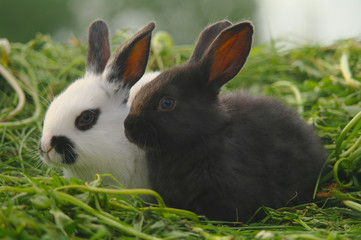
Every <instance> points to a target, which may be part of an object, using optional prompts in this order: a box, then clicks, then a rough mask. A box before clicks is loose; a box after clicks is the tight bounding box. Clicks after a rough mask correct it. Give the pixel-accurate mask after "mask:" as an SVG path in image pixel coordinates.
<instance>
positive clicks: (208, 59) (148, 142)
mask: <svg viewBox="0 0 361 240" xmlns="http://www.w3.org/2000/svg"><path fill="white" fill-rule="evenodd" d="M206 30H207V29H206ZM206 30H205V31H206ZM204 34H205V33H204V32H202V33H201V36H200V38H199V39H200V40H201V39H203V35H204ZM252 34H253V27H252V25H251V24H250V23H249V22H242V23H239V24H236V25H233V26H229V27H227V28H226V29H224V30H223V31H222V32H221V33H219V34H218V35H217V36H216V38H215V39H214V40H213V41H211V42H207V43H206V44H205V46H203V45H202V42H200V41H199V42H198V44H197V45H199V46H197V47H196V50H195V52H194V53H193V55H192V57H191V59H190V60H189V61H188V62H187V63H186V64H184V65H182V66H179V67H174V68H171V69H169V70H166V71H164V72H162V73H161V74H160V75H159V76H158V77H156V78H155V79H154V80H153V81H152V82H151V83H150V84H147V85H145V86H144V87H143V88H142V89H141V90H140V91H139V92H138V94H137V95H136V96H135V98H134V101H133V104H132V106H131V110H130V113H129V115H128V117H127V119H126V120H125V122H124V125H125V133H126V136H127V137H128V139H129V140H130V141H132V142H134V143H136V144H137V145H139V146H140V147H144V148H146V149H147V148H148V149H149V148H150V149H166V150H176V149H179V148H180V147H184V148H187V146H193V145H195V144H196V143H197V141H202V138H210V137H213V136H214V135H215V134H217V132H219V131H220V130H221V128H224V127H225V126H226V125H227V121H229V118H228V117H227V116H225V115H224V114H223V113H222V112H224V111H222V109H221V106H220V104H219V102H218V93H219V91H220V88H221V87H222V85H223V84H225V83H226V82H227V81H229V80H230V79H232V78H233V77H234V76H235V75H236V74H237V73H238V72H239V71H240V69H241V68H242V66H243V64H244V63H245V61H246V59H247V56H248V54H249V51H250V48H251V43H252ZM197 49H201V52H198V51H197Z"/></svg>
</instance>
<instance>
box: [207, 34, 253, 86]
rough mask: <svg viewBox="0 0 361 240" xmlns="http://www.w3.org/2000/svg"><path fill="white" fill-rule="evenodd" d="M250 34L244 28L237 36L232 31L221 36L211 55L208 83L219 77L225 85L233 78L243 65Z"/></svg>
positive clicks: (248, 47) (249, 43)
mask: <svg viewBox="0 0 361 240" xmlns="http://www.w3.org/2000/svg"><path fill="white" fill-rule="evenodd" d="M250 36H251V33H250V29H249V28H245V29H243V30H242V31H240V32H239V33H237V34H234V33H233V32H232V31H229V32H226V33H224V34H223V36H222V39H224V40H223V41H221V42H220V43H219V44H218V47H216V50H215V53H214V54H213V56H214V57H213V61H212V66H211V69H210V77H209V79H208V83H210V82H212V81H213V80H214V79H216V78H217V77H219V76H222V81H223V83H225V82H226V81H228V80H230V79H231V78H232V77H234V76H235V75H236V74H237V73H238V71H239V70H240V69H241V68H242V66H243V64H244V63H245V61H246V59H247V56H248V53H249V50H250V47H251V46H250V45H251V38H250Z"/></svg>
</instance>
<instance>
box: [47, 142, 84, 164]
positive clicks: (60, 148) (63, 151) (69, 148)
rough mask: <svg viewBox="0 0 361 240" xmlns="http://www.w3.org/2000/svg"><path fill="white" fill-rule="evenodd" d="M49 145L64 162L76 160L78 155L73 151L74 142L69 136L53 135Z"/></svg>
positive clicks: (70, 162) (72, 162)
mask: <svg viewBox="0 0 361 240" xmlns="http://www.w3.org/2000/svg"><path fill="white" fill-rule="evenodd" d="M50 146H51V147H53V148H54V149H55V151H56V152H57V153H59V154H60V155H61V157H62V162H63V163H64V164H74V163H75V162H76V159H77V157H78V155H77V153H76V152H75V151H74V148H75V145H74V143H73V142H72V141H71V140H70V139H69V138H67V137H65V136H53V137H52V138H51V142H50Z"/></svg>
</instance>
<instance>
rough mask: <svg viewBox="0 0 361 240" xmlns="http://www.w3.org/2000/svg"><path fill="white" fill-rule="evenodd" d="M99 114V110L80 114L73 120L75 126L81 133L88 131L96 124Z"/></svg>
mask: <svg viewBox="0 0 361 240" xmlns="http://www.w3.org/2000/svg"><path fill="white" fill-rule="evenodd" d="M99 113H100V111H99V109H90V110H86V111H84V112H82V113H81V114H80V115H79V116H78V117H77V118H76V119H75V126H76V127H77V128H78V129H79V130H81V131H85V130H88V129H90V128H91V127H92V126H94V125H95V124H96V122H97V120H98V116H99Z"/></svg>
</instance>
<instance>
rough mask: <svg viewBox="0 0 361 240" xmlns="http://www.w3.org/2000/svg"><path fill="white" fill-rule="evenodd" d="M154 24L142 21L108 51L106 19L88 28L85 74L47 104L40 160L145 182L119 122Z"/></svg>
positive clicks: (141, 160)
mask: <svg viewBox="0 0 361 240" xmlns="http://www.w3.org/2000/svg"><path fill="white" fill-rule="evenodd" d="M154 26H155V24H154V23H150V24H148V25H147V26H145V27H144V28H143V29H142V30H140V31H139V32H138V33H137V34H135V35H134V36H133V37H132V38H131V39H129V40H128V41H127V42H126V43H125V44H124V45H123V46H122V47H121V48H119V49H118V50H117V51H116V52H115V53H114V54H113V55H112V56H110V47H109V39H108V28H107V26H106V24H105V22H103V21H101V20H98V21H95V22H93V23H92V24H91V26H90V27H89V49H88V58H87V68H86V73H85V76H84V77H83V78H81V79H78V80H76V81H75V82H74V83H72V84H71V85H70V86H69V87H68V88H67V89H66V90H65V91H64V92H63V93H61V94H60V95H59V96H57V97H56V98H55V99H54V101H53V102H52V103H51V105H50V106H49V109H48V110H47V112H46V115H45V119H44V127H43V133H42V137H41V139H40V142H39V152H40V155H41V158H42V160H43V161H44V162H45V163H47V164H49V165H52V166H58V167H61V168H63V170H64V176H65V177H66V178H70V177H73V178H79V179H82V180H84V181H91V180H93V179H94V175H95V174H96V173H99V174H104V173H110V174H112V175H113V176H114V177H115V178H116V179H117V180H119V181H120V182H121V183H122V184H123V185H124V186H125V187H127V188H148V187H149V183H148V170H147V165H146V163H145V156H144V151H143V150H140V149H139V148H138V147H136V145H134V144H132V143H130V142H129V141H128V140H127V138H126V137H125V135H124V126H123V122H124V119H125V118H126V116H127V115H128V112H129V106H128V105H127V101H128V99H129V96H130V95H131V96H133V95H134V94H135V91H136V89H138V90H139V87H135V88H134V90H132V91H131V93H130V92H129V91H130V88H131V87H132V86H133V85H134V84H135V83H136V82H137V81H138V80H139V79H140V78H141V77H142V75H143V74H144V71H145V68H146V64H147V61H148V56H149V51H150V41H151V33H152V30H153V29H154ZM153 78H154V73H152V78H151V79H153ZM149 79H150V78H149V77H148V78H147V77H145V78H144V80H142V81H140V82H139V85H138V86H141V85H142V82H148V81H149ZM104 180H105V183H108V184H110V183H113V182H112V181H111V180H110V178H105V179H104Z"/></svg>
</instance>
